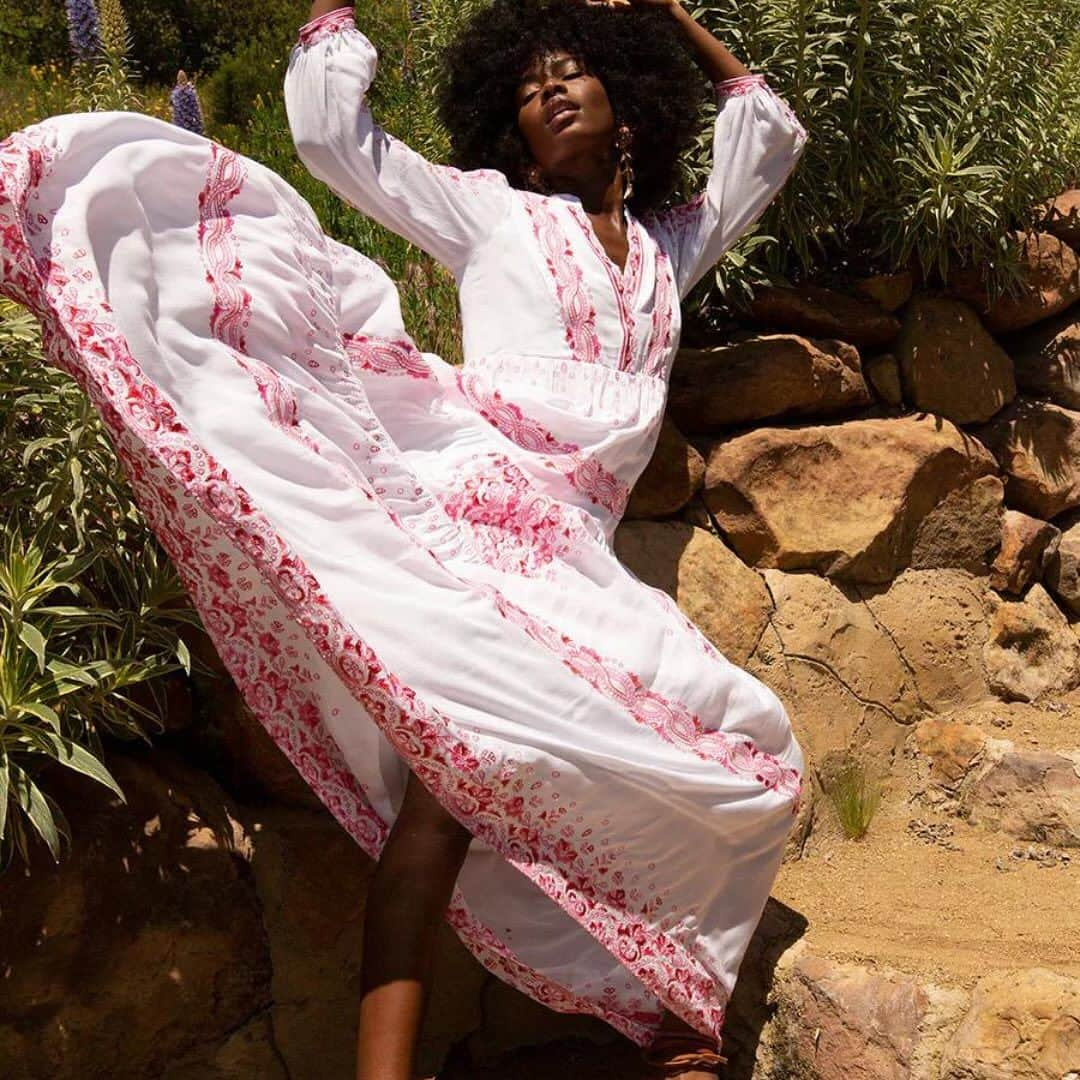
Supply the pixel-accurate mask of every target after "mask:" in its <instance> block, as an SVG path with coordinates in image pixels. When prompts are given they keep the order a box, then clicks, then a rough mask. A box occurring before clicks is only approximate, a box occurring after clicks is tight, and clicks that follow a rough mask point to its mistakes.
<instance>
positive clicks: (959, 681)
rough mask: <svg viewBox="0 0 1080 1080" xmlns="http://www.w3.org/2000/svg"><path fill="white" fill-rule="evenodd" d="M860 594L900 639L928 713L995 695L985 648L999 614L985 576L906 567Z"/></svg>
mask: <svg viewBox="0 0 1080 1080" xmlns="http://www.w3.org/2000/svg"><path fill="white" fill-rule="evenodd" d="M859 592H860V594H861V595H862V597H863V600H864V601H865V603H866V606H867V607H868V608H869V609H870V611H871V613H872V614H873V616H874V619H875V620H876V621H877V622H878V623H879V624H880V625H881V627H882V630H883V631H884V632H885V633H887V634H888V635H889V636H890V637H891V638H892V640H893V641H894V642H895V643H896V648H897V649H898V650H899V652H900V654H901V655H902V656H903V658H904V663H905V665H906V666H907V667H908V669H909V670H910V671H911V674H912V677H913V678H914V680H915V685H916V688H917V692H918V697H919V701H920V702H921V703H922V705H923V708H924V709H925V710H927V711H931V710H932V711H934V712H945V711H947V710H949V709H954V708H957V707H959V706H962V705H974V704H976V703H978V702H982V701H985V699H986V698H987V697H989V696H990V687H989V685H988V683H987V678H986V671H985V669H984V667H983V647H984V645H985V644H986V640H987V636H988V633H989V622H990V619H991V617H992V615H993V612H994V605H995V601H996V600H997V597H996V594H994V593H993V592H992V591H991V590H990V588H989V587H988V585H987V581H986V579H985V578H980V577H976V576H974V575H972V574H970V573H968V572H966V571H963V570H906V571H904V573H902V574H901V575H900V576H899V577H898V578H896V580H895V581H893V582H890V583H889V584H888V585H887V586H884V587H873V588H872V587H868V586H861V587H860V588H859Z"/></svg>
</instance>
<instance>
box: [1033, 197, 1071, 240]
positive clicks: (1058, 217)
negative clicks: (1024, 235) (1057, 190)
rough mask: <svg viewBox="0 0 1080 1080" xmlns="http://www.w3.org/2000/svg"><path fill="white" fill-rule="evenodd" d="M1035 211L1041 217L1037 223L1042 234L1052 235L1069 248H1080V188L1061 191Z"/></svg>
mask: <svg viewBox="0 0 1080 1080" xmlns="http://www.w3.org/2000/svg"><path fill="white" fill-rule="evenodd" d="M1037 210H1038V211H1039V212H1040V213H1041V215H1042V217H1043V220H1042V221H1040V222H1039V228H1040V229H1041V230H1042V231H1043V232H1048V233H1052V234H1053V235H1054V236H1056V237H1057V238H1058V239H1059V240H1061V241H1063V242H1064V243H1066V244H1068V245H1069V247H1072V248H1076V247H1080V188H1070V189H1069V190H1068V191H1063V192H1062V193H1061V194H1060V195H1058V196H1057V198H1054V199H1051V200H1050V201H1049V202H1046V203H1043V204H1042V205H1041V206H1039V207H1037Z"/></svg>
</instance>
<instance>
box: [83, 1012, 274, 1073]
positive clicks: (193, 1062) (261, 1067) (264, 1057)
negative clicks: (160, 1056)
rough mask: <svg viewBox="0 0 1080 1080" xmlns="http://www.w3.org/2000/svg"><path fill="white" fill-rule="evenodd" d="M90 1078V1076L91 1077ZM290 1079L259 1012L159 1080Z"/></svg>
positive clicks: (172, 1066)
mask: <svg viewBox="0 0 1080 1080" xmlns="http://www.w3.org/2000/svg"><path fill="white" fill-rule="evenodd" d="M91 1075H92V1074H91ZM253 1077H258V1078H259V1080H291V1078H290V1076H289V1074H288V1072H286V1071H285V1066H284V1064H283V1063H282V1061H281V1057H280V1056H279V1055H278V1052H277V1048H276V1047H275V1046H274V1025H273V1023H272V1022H271V1020H270V1016H269V1014H267V1013H261V1014H260V1015H258V1016H256V1017H254V1018H253V1019H252V1020H251V1021H250V1022H249V1023H247V1024H245V1025H244V1026H243V1027H242V1028H240V1029H239V1030H238V1031H234V1032H233V1033H232V1034H231V1035H230V1036H229V1037H228V1038H227V1039H226V1040H225V1041H224V1042H223V1043H222V1044H221V1046H219V1047H218V1048H217V1049H216V1050H214V1051H213V1052H211V1053H208V1054H205V1055H203V1054H197V1055H195V1056H194V1057H191V1058H187V1059H185V1060H184V1061H176V1062H173V1063H171V1064H170V1065H169V1067H168V1068H167V1069H166V1070H165V1071H164V1072H163V1073H162V1074H161V1078H162V1080H252V1078H253Z"/></svg>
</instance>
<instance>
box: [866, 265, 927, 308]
mask: <svg viewBox="0 0 1080 1080" xmlns="http://www.w3.org/2000/svg"><path fill="white" fill-rule="evenodd" d="M914 286H915V276H914V275H913V274H912V272H911V271H910V270H902V271H900V273H898V274H874V275H872V276H871V277H866V278H860V279H859V280H858V281H856V282H855V283H854V288H855V291H856V292H857V293H859V294H861V295H862V296H865V297H866V298H867V299H868V300H872V301H873V302H874V303H875V304H877V305H878V306H879V307H881V308H883V309H884V310H885V311H896V310H897V309H898V308H902V307H903V306H904V305H905V304H906V303H907V302H908V300H910V299H911V290H912V289H913V288H914Z"/></svg>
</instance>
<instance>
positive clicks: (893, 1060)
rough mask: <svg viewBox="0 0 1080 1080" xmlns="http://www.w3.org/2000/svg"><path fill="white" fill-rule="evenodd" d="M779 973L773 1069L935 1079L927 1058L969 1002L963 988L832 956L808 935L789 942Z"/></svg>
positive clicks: (888, 1079)
mask: <svg viewBox="0 0 1080 1080" xmlns="http://www.w3.org/2000/svg"><path fill="white" fill-rule="evenodd" d="M777 974H778V979H777V986H776V989H775V991H774V995H775V997H776V998H777V1000H778V1005H779V1010H778V1021H779V1022H778V1023H777V1024H776V1025H775V1026H776V1028H777V1029H778V1030H775V1031H770V1032H769V1033H768V1042H769V1043H771V1044H772V1045H771V1046H770V1047H769V1049H770V1050H771V1051H772V1057H773V1061H774V1065H775V1067H774V1070H773V1071H772V1072H771V1073H770V1074H769V1075H772V1076H777V1077H780V1076H783V1077H785V1078H788V1077H791V1078H794V1077H804V1076H805V1077H810V1076H812V1077H814V1078H815V1080H916V1078H919V1080H929V1076H930V1075H931V1074H929V1073H927V1072H925V1071H924V1069H925V1065H924V1062H925V1060H926V1059H927V1058H928V1057H930V1056H931V1055H932V1053H933V1048H934V1044H935V1042H936V1041H937V1040H938V1038H939V1030H940V1029H941V1028H942V1027H943V1026H951V1025H954V1024H955V1023H956V1019H957V1018H958V1016H959V1015H961V1013H962V1010H963V1008H964V1006H965V1004H966V1000H965V995H964V994H963V992H962V991H956V990H950V989H945V988H939V987H937V986H935V985H933V984H932V983H929V982H927V981H926V980H925V979H921V978H918V977H915V976H912V975H908V974H903V973H901V972H898V971H891V970H888V969H887V968H878V967H869V966H867V965H865V964H858V963H853V962H850V961H841V960H834V959H831V958H829V957H826V956H821V955H818V954H816V953H815V952H813V951H811V949H810V947H809V946H807V945H805V944H804V943H801V944H800V945H797V946H795V948H793V949H791V950H789V952H788V954H786V955H785V956H784V957H783V959H782V960H781V962H780V965H779V966H778V969H777ZM777 1043H780V1044H781V1045H779V1046H778V1045H776V1044H777ZM778 1051H779V1053H778ZM777 1059H779V1060H777Z"/></svg>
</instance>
